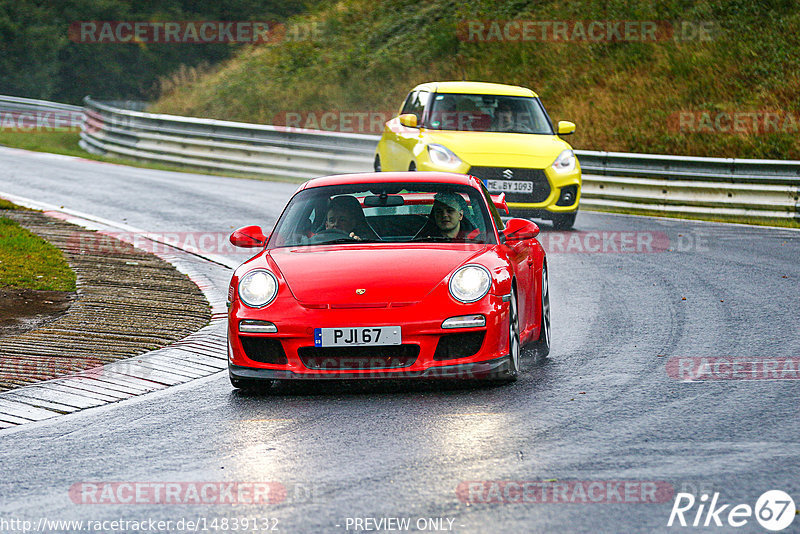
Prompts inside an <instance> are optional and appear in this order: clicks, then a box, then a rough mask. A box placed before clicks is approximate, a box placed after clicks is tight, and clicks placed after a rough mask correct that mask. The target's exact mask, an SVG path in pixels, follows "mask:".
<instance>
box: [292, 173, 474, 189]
mask: <svg viewBox="0 0 800 534" xmlns="http://www.w3.org/2000/svg"><path fill="white" fill-rule="evenodd" d="M397 182H408V183H442V184H457V185H468V186H472V187H475V188H480V186H479V185H478V179H477V178H475V177H474V176H470V175H468V174H456V173H452V172H363V173H358V174H334V175H331V176H321V177H319V178H313V179H311V180H309V181H307V182H306V183H305V184H303V185H302V186H301V187H300V189H308V188H312V187H325V186H329V185H346V184H376V183H378V184H379V183H397Z"/></svg>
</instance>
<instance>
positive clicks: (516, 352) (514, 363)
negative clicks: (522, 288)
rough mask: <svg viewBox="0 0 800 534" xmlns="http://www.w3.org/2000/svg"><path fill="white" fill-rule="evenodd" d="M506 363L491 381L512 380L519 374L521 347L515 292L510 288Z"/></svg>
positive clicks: (502, 381) (503, 381) (504, 381)
mask: <svg viewBox="0 0 800 534" xmlns="http://www.w3.org/2000/svg"><path fill="white" fill-rule="evenodd" d="M508 304H509V308H508V365H507V366H506V368H505V369H503V370H502V371H500V373H501V374H498V375H496V376H495V377H494V378H493V381H495V382H498V383H506V382H514V381H515V380H516V379H517V377H518V376H519V369H520V354H521V352H522V347H521V346H520V340H519V312H518V310H517V292H516V290H515V289H514V288H511V300H509V302H508Z"/></svg>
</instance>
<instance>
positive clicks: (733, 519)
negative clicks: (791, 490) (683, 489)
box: [667, 490, 797, 532]
mask: <svg viewBox="0 0 800 534" xmlns="http://www.w3.org/2000/svg"><path fill="white" fill-rule="evenodd" d="M795 514H797V509H796V507H795V504H794V500H793V499H792V498H791V496H789V494H788V493H786V492H785V491H781V490H770V491H767V492H764V493H763V494H762V495H761V496H760V497H759V498H758V500H757V501H756V505H755V507H751V506H750V505H749V504H736V505H731V504H721V503H720V502H719V493H714V495H713V496H712V497H711V500H710V501H709V497H708V494H706V493H704V494H703V495H701V496H700V498H699V499H696V498H695V496H694V495H692V494H691V493H678V494H677V495H676V496H675V503H674V504H673V505H672V512H671V513H670V514H669V521H667V526H668V527H671V526H673V525H674V526H681V527H688V526H692V527H734V528H738V527H743V526H745V525H746V524H748V523H749V522H750V520H751V519H752V518H753V516H755V519H756V521H758V524H759V525H761V526H762V527H763V528H765V529H767V530H770V531H772V532H779V531H781V530H785V529H786V528H788V527H789V525H791V524H792V522H793V521H794V516H795Z"/></svg>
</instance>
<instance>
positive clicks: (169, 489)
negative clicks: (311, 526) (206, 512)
mask: <svg viewBox="0 0 800 534" xmlns="http://www.w3.org/2000/svg"><path fill="white" fill-rule="evenodd" d="M286 497H287V489H286V487H285V486H284V485H283V484H281V483H279V482H208V481H207V482H137V481H131V482H76V483H75V484H73V485H72V486H71V487H70V488H69V498H70V500H71V501H72V502H73V503H75V504H82V505H103V504H111V505H114V504H178V505H180V504H200V505H211V504H215V505H216V504H229V505H237V504H260V505H268V504H277V503H281V502H284V501H286Z"/></svg>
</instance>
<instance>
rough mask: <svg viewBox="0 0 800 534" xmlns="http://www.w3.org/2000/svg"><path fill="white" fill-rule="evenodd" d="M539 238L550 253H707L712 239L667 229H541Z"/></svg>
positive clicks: (700, 234) (701, 234)
mask: <svg viewBox="0 0 800 534" xmlns="http://www.w3.org/2000/svg"><path fill="white" fill-rule="evenodd" d="M536 239H538V240H539V242H540V243H541V244H542V247H544V249H545V251H546V252H547V253H548V254H559V253H567V254H595V253H601V254H602V253H611V254H613V253H623V254H624V253H628V254H648V253H657V252H707V251H708V250H709V238H708V236H707V235H704V234H703V233H699V232H696V233H685V234H677V235H675V236H670V235H668V234H666V233H665V232H658V231H650V230H639V231H628V230H594V231H569V232H548V231H546V232H541V233H540V234H539V235H538V236H537V237H536Z"/></svg>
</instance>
